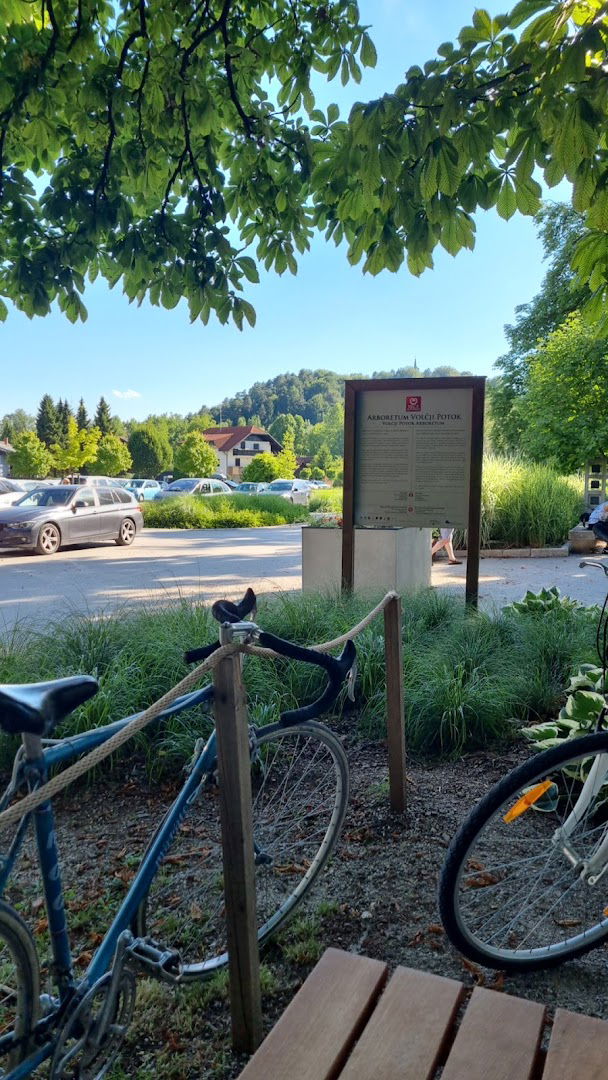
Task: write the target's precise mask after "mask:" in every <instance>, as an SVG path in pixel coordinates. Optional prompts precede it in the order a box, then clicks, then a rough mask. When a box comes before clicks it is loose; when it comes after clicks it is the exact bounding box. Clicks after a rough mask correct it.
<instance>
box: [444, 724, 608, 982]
mask: <svg viewBox="0 0 608 1080" xmlns="http://www.w3.org/2000/svg"><path fill="white" fill-rule="evenodd" d="M602 755H606V757H603V756H602ZM594 762H596V763H597V764H596V765H595V768H596V769H598V770H599V773H598V783H597V784H594V794H593V795H592V796H591V795H590V797H589V799H588V805H583V799H581V798H580V796H581V791H582V788H583V782H584V780H585V779H586V777H587V776H588V775H589V770H590V769H591V767H592V766H593V765H594ZM595 789H597V790H595ZM585 801H587V800H585ZM607 831H608V733H606V732H601V733H598V734H594V735H586V736H583V737H582V738H580V739H569V740H567V741H566V742H565V743H563V744H562V745H561V746H556V747H554V748H552V749H551V750H546V751H544V752H543V753H539V754H538V755H536V756H535V757H533V758H531V759H530V760H529V761H527V762H525V764H523V765H520V766H519V767H518V768H516V769H514V770H513V771H512V772H511V773H509V774H508V775H507V776H506V777H505V778H504V779H503V780H501V781H500V783H498V784H496V786H495V787H494V788H492V790H491V791H489V792H488V794H487V795H486V796H485V797H484V798H483V799H482V800H481V802H480V803H478V805H477V806H476V807H475V809H474V810H473V811H472V813H471V814H470V816H469V817H468V818H467V820H466V821H465V822H464V824H463V825H462V826H461V828H460V830H459V832H458V833H457V835H456V836H455V837H454V840H453V841H452V844H451V846H450V849H449V851H448V855H447V858H446V861H445V864H444V868H443V871H442V875H441V882H440V887H439V907H440V912H441V917H442V921H443V924H444V927H445V930H446V933H447V935H448V937H449V938H450V940H451V942H452V943H453V944H454V945H455V946H456V948H457V949H459V950H460V952H462V953H464V955H465V956H467V957H468V958H469V959H470V960H474V961H476V962H477V963H481V964H485V965H486V966H488V967H493V968H499V969H501V970H503V971H534V970H536V969H538V968H548V967H554V966H555V965H557V964H560V963H562V962H563V961H564V960H569V959H572V958H573V957H575V956H581V955H582V954H583V953H586V952H588V951H589V950H590V949H593V948H594V947H595V946H596V945H598V944H600V942H602V941H603V940H604V939H605V938H606V936H607V935H608V873H606V874H605V875H604V876H602V877H599V880H597V882H596V883H595V884H593V885H591V884H590V883H589V881H588V880H587V879H586V876H585V864H586V862H587V861H588V860H589V859H590V858H591V857H592V856H593V855H594V854H595V853H596V852H597V851H598V849H599V847H600V845H601V843H602V841H603V840H604V838H605V836H606V834H607Z"/></svg>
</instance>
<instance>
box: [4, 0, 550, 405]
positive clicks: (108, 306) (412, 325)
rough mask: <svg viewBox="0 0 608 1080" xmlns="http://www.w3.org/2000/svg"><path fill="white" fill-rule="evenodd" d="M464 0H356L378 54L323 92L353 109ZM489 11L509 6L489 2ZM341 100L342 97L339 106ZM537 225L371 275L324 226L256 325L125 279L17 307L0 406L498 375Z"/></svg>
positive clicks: (216, 397) (462, 11)
mask: <svg viewBox="0 0 608 1080" xmlns="http://www.w3.org/2000/svg"><path fill="white" fill-rule="evenodd" d="M474 6H475V5H474V3H473V2H470V0H360V11H361V16H362V20H363V21H364V22H366V23H369V24H370V25H371V28H372V29H371V35H372V38H373V40H374V42H375V44H376V47H377V50H378V65H377V67H376V68H375V69H374V70H373V71H369V70H367V69H364V79H363V82H362V83H361V84H360V85H359V86H356V85H354V84H353V86H352V87H350V86H349V87H347V88H346V90H343V89H342V88H341V87H340V86H339V80H334V82H333V83H331V84H330V85H329V87H327V89H326V90H325V91H324V95H326V97H325V100H324V101H323V100H322V97H321V94H318V102H319V104H320V105H324V104H326V103H327V102H329V101H332V100H337V101H338V102H339V103H340V104H341V105H343V106H344V107H345V108H346V111H347V110H348V106H349V104H350V103H351V102H352V101H354V100H357V99H366V98H370V97H374V96H377V95H379V94H380V93H382V92H384V91H386V90H391V89H392V88H393V87H394V86H395V85H396V84H397V83H398V82H399V81H400V80H401V79H402V77H403V73H404V71H405V69H406V68H407V67H408V66H409V65H410V64H412V63H423V62H424V61H425V60H428V59H429V58H430V57H431V56H433V55H434V54H435V51H436V48H437V46H438V45H440V44H441V43H442V42H443V41H446V40H453V39H454V38H455V36H456V35H457V33H458V30H459V29H460V27H461V26H463V25H464V24H465V23H468V22H470V20H471V15H472V12H473V9H474ZM484 6H485V7H486V8H487V9H488V10H489V11H490V13H491V14H496V13H498V12H499V11H504V10H505V9H506V8H508V7H509V6H511V5H510V4H509V3H508V0H507V2H503V3H498V2H496V0H486V2H485V4H484ZM343 112H344V108H343ZM541 256H542V251H541V247H540V243H539V241H538V239H537V237H536V233H535V229H534V225H533V223H532V221H531V219H529V218H522V217H520V216H518V215H516V216H515V217H513V218H512V219H511V221H509V222H504V221H502V220H501V219H500V218H499V217H498V216H497V214H496V213H495V212H493V211H491V212H488V213H482V214H480V215H479V216H478V217H477V244H476V247H475V250H474V252H472V253H470V252H462V253H461V254H459V255H458V256H457V257H456V258H455V259H453V258H451V256H449V255H447V254H446V253H445V252H443V250H441V251H440V250H438V251H437V253H436V258H435V269H434V270H433V271H427V272H426V273H425V274H424V275H423V277H422V278H419V279H417V278H414V277H412V276H410V275H409V273H408V272H407V270H406V269H402V270H401V271H400V272H399V273H398V274H389V273H387V272H384V273H383V274H381V275H380V276H379V277H376V278H372V277H369V276H367V275H366V276H364V275H363V274H362V273H361V269H360V267H351V266H349V264H348V262H347V261H346V256H345V249H344V248H339V249H336V248H335V247H334V246H333V243H330V244H327V243H326V242H325V241H324V240H323V238H322V237H319V238H317V239H316V241H315V243H314V245H313V249H312V251H311V252H310V253H309V254H308V256H306V257H304V258H302V259H301V261H300V265H299V272H298V275H297V277H292V276H291V275H290V274H285V275H284V276H283V277H282V278H279V277H277V276H276V275H272V274H264V273H262V282H261V284H260V285H257V286H253V285H252V286H250V287H249V292H248V293H247V294H246V296H247V299H249V300H250V301H251V302H252V303H253V304H254V307H255V308H256V311H257V325H256V327H255V329H253V330H252V329H245V330H244V331H243V332H242V333H240V332H239V331H238V330H237V329H236V328H235V327H234V326H228V327H222V326H220V325H219V324H216V323H212V322H210V323H209V325H208V326H206V327H205V326H203V325H202V323H200V322H197V323H195V324H194V325H191V324H190V323H189V321H188V313H187V308H186V306H185V304H184V303H183V302H182V303H180V304H179V305H178V306H177V307H176V308H174V309H173V310H172V311H165V310H164V309H162V308H153V307H151V306H150V305H147V304H146V305H144V306H142V307H141V308H137V307H136V306H134V305H129V303H128V301H127V299H126V298H125V297H124V296H123V295H122V293H121V292H120V286H117V288H116V289H115V290H114V291H110V290H109V289H108V288H107V287H106V286H105V284H104V283H103V282H99V281H98V282H96V283H95V285H93V286H89V287H88V289H87V291H86V293H85V297H84V300H85V303H86V305H87V308H88V311H89V318H88V321H87V322H86V323H85V324H84V325H82V324H78V325H77V326H72V325H71V324H70V323H69V322H68V321H67V320H66V319H65V317H64V316H62V315H60V314H59V313H57V314H55V313H54V314H52V315H50V316H47V317H46V318H44V319H36V320H34V321H31V322H30V321H29V320H28V319H27V318H26V317H25V316H24V315H22V314H21V313H20V312H17V311H16V310H14V309H13V310H11V312H10V314H9V318H8V320H7V322H5V323H4V324H0V416H2V414H3V413H5V412H9V411H12V410H13V409H16V408H25V409H26V410H28V411H30V412H35V410H36V408H37V405H38V402H39V400H40V397H41V396H42V394H43V393H50V394H52V395H53V397H55V398H57V397H63V398H66V397H67V399H68V400H69V401H70V402H71V403H72V404H73V405H77V403H78V399H79V398H80V396H81V395H82V396H83V397H84V399H85V403H86V405H87V407H88V408H89V410H90V411H93V410H94V408H95V405H96V402H97V400H98V399H99V397H100V395H102V394H103V395H104V396H105V397H106V399H107V400H108V402H109V403H110V407H111V409H112V411H113V412H114V413H115V414H117V415H119V416H122V417H123V418H125V419H126V418H128V417H136V418H138V419H139V418H143V417H145V416H146V415H148V414H149V413H151V412H181V413H184V412H189V411H194V410H196V409H198V408H200V407H201V406H202V405H204V404H206V405H215V404H217V403H219V401H220V400H221V399H222V398H224V397H226V396H230V395H231V394H233V393H235V392H236V391H238V390H242V389H245V388H247V387H249V386H250V385H251V384H252V383H253V382H256V381H262V380H265V379H270V378H272V377H274V376H275V375H278V374H281V373H282V372H285V371H298V370H300V369H301V368H316V367H323V368H329V369H331V370H333V371H337V372H343V373H345V374H346V373H350V372H355V371H356V372H361V373H363V374H371V373H372V372H373V371H377V370H379V369H382V370H386V369H389V368H395V367H400V366H402V365H404V364H410V363H413V361H414V358H416V360H417V362H418V366H419V367H421V368H425V367H435V366H437V365H439V364H451V365H453V366H454V367H457V368H459V369H467V370H470V371H473V372H474V373H475V374H480V375H490V374H492V365H493V363H494V361H495V360H496V358H497V357H498V356H499V355H500V354H501V353H502V352H504V351H505V339H504V334H503V326H504V324H505V323H506V322H511V321H512V320H513V316H514V309H515V306H516V305H517V304H519V303H524V302H526V301H527V300H529V299H531V298H532V296H533V295H534V293H535V292H536V291H537V290H538V287H539V285H540V282H541V279H542V276H543V273H544V267H543V264H542V261H541Z"/></svg>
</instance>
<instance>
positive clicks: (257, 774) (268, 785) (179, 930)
mask: <svg viewBox="0 0 608 1080" xmlns="http://www.w3.org/2000/svg"><path fill="white" fill-rule="evenodd" d="M251 784H252V816H253V837H254V858H255V866H256V903H257V919H258V938H259V940H260V942H262V941H264V940H265V939H266V938H267V937H268V936H269V935H270V934H272V933H274V932H275V931H276V930H278V928H279V927H280V926H281V925H282V924H283V923H284V922H285V920H286V919H287V918H289V916H290V915H291V913H292V912H293V910H294V908H295V907H296V905H297V904H298V903H299V902H300V900H301V899H302V897H303V896H304V894H305V893H306V891H307V890H308V889H309V888H310V886H311V885H312V883H313V881H314V879H315V878H316V876H317V874H318V873H319V871H320V870H321V869H322V867H323V866H324V865H325V863H326V862H327V859H328V858H329V856H330V854H331V852H332V850H333V848H334V845H335V843H336V840H337V838H338V834H339V832H340V828H341V826H342V822H343V820H344V814H345V812H346V806H347V802H348V762H347V759H346V755H345V753H344V750H343V748H342V744H341V742H340V741H339V739H337V738H336V736H335V735H333V733H332V732H331V731H329V729H328V728H326V727H325V726H324V725H323V724H317V723H315V722H314V721H313V722H310V723H306V724H297V725H294V726H293V727H285V728H283V727H280V726H279V725H278V724H273V725H271V726H269V727H266V728H262V729H260V730H259V731H257V733H256V735H255V744H254V746H253V749H252V764H251ZM135 930H136V933H137V934H139V935H141V936H144V935H146V934H147V935H149V936H150V937H152V938H154V939H155V940H156V941H158V942H159V943H160V944H162V945H163V946H165V947H167V948H172V949H177V950H178V951H179V953H180V955H181V957H182V961H183V964H184V969H183V978H185V979H188V978H190V979H196V978H204V977H206V976H208V975H212V974H213V973H214V972H215V971H217V970H219V969H220V968H222V967H224V966H225V965H226V964H227V962H228V956H227V953H226V920H225V911H224V892H223V872H222V846H221V832H220V813H219V798H218V789H217V787H216V786H215V783H210V784H204V785H203V787H202V788H201V790H200V792H199V794H198V797H197V798H196V800H195V801H194V802H193V804H192V806H191V807H190V808H189V810H188V813H187V814H186V817H185V819H184V821H183V822H182V824H181V826H180V828H179V830H178V832H177V835H176V836H175V839H174V840H173V843H172V844H171V847H170V848H169V851H168V853H167V855H166V856H165V858H164V859H163V861H162V863H161V864H160V867H159V870H158V873H157V875H156V878H155V879H154V881H153V882H152V885H151V886H150V890H149V892H148V895H147V896H146V898H145V899H144V900H143V901H142V904H141V906H140V908H139V911H138V913H137V920H136V926H135Z"/></svg>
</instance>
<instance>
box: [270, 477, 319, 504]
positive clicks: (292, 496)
mask: <svg viewBox="0 0 608 1080" xmlns="http://www.w3.org/2000/svg"><path fill="white" fill-rule="evenodd" d="M310 491H311V488H310V486H309V484H308V483H307V481H306V480H273V481H272V483H271V484H269V485H268V487H267V488H266V489H265V491H261V492H260V495H278V496H279V498H280V499H288V500H289V502H292V503H298V504H299V505H300V506H308V499H309V497H310Z"/></svg>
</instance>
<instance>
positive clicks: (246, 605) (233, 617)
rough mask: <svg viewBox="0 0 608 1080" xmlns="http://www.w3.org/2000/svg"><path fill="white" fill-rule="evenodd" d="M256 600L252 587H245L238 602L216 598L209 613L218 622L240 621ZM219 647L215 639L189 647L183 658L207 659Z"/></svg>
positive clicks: (194, 662)
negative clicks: (207, 643)
mask: <svg viewBox="0 0 608 1080" xmlns="http://www.w3.org/2000/svg"><path fill="white" fill-rule="evenodd" d="M257 602H258V601H257V597H256V595H255V593H254V591H253V589H247V592H246V593H245V595H244V597H243V599H242V600H239V602H238V604H233V603H232V601H231V600H216V602H215V604H214V605H213V607H212V608H211V614H212V615H213V618H214V619H217V621H218V622H231V623H232V622H242V621H243V619H246V618H247V616H248V615H250V614H252V613H254V612H255V609H256V606H257ZM219 647H220V643H219V641H215V642H214V643H213V644H212V645H203V646H202V648H200V649H189V650H188V652H186V653H184V660H185V661H186V663H187V664H196V663H201V662H202V661H203V660H207V659H208V657H210V656H211V654H212V653H214V652H215V650H216V649H219Z"/></svg>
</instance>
